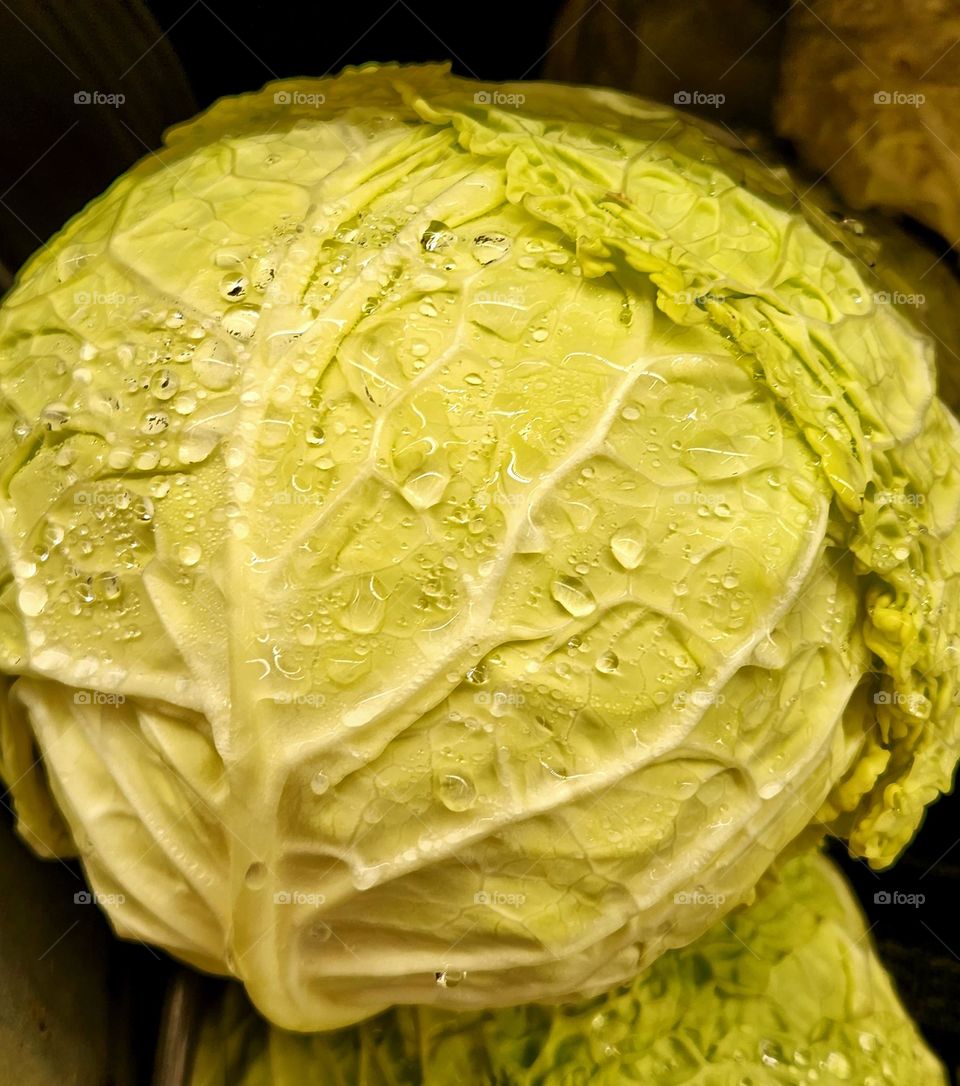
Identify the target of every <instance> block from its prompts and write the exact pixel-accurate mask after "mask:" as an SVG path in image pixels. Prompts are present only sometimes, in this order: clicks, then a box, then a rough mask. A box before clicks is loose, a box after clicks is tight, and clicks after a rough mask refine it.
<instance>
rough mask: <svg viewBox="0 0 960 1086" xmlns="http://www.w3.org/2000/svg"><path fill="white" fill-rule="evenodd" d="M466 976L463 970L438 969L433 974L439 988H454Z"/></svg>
mask: <svg viewBox="0 0 960 1086" xmlns="http://www.w3.org/2000/svg"><path fill="white" fill-rule="evenodd" d="M466 975H467V973H466V970H465V969H440V970H438V971H437V972H436V973H434V979H435V980H436V982H437V984H439V985H440V987H441V988H456V986H457V985H458V984H460V983H462V981H463V979H464V978H465V977H466Z"/></svg>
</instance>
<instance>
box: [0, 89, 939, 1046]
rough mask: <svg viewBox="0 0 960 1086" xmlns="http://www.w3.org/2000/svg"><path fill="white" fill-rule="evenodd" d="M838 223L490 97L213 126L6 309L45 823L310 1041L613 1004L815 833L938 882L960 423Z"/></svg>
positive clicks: (29, 765)
mask: <svg viewBox="0 0 960 1086" xmlns="http://www.w3.org/2000/svg"><path fill="white" fill-rule="evenodd" d="M821 218H822V215H821V213H820V211H819V210H818V209H817V208H815V207H813V206H812V205H811V204H810V203H809V201H807V200H805V199H803V198H801V196H799V195H798V194H796V193H795V192H794V191H793V190H792V189H791V187H790V182H789V179H788V178H786V177H785V175H783V173H782V172H781V171H771V170H769V169H767V168H766V167H764V166H762V165H761V164H760V163H759V162H758V161H757V160H756V159H754V158H753V157H751V156H750V155H749V154H748V153H744V152H742V151H737V150H735V149H733V148H731V147H727V146H725V145H724V143H723V142H722V141H720V140H718V139H717V138H716V137H715V135H712V134H710V133H709V132H705V131H704V130H702V129H701V128H700V127H698V126H697V125H696V124H695V123H694V122H691V121H689V120H687V119H684V118H683V117H681V116H680V115H679V114H677V113H676V112H674V111H672V110H669V109H665V108H661V107H655V106H651V105H649V104H644V103H642V102H639V101H637V100H634V99H631V98H628V97H625V96H622V95H618V94H614V93H611V92H605V91H598V90H585V89H576V88H564V87H560V86H552V85H547V84H516V85H512V86H503V87H497V88H484V87H481V86H480V85H478V84H474V83H471V82H468V81H464V80H459V79H455V78H453V77H451V76H450V75H449V73H448V72H447V71H446V70H445V69H444V68H441V67H423V68H398V67H386V68H378V67H371V68H365V69H361V70H356V71H354V70H351V71H347V72H345V73H344V74H343V75H341V76H339V77H337V78H335V79H328V80H310V81H299V82H286V83H279V84H274V85H272V86H271V87H269V88H267V89H266V90H264V91H262V92H260V93H258V94H254V95H249V96H245V97H242V98H235V99H228V100H224V101H222V102H220V103H218V104H216V105H215V106H214V107H212V109H211V110H209V111H208V112H207V113H206V114H204V115H202V116H201V117H200V118H198V119H197V120H195V121H193V122H191V123H190V124H187V125H184V126H182V127H180V128H176V129H174V130H173V131H172V132H171V133H170V134H169V136H168V139H167V144H166V146H165V148H164V149H163V150H161V151H160V152H159V153H158V154H156V155H151V156H150V157H148V158H147V159H145V160H144V161H143V162H142V163H140V164H139V165H138V166H137V167H135V168H134V169H133V170H131V171H130V172H129V173H128V174H126V175H125V176H124V177H122V178H121V179H120V180H118V181H117V182H116V183H115V185H114V186H113V187H112V188H111V189H110V190H109V191H108V192H107V193H106V194H105V195H104V196H103V197H102V198H101V199H99V200H97V201H95V202H94V203H93V204H92V205H91V206H90V207H89V208H87V209H86V210H85V211H84V212H83V213H82V214H81V215H79V216H78V217H77V218H76V219H75V220H74V221H73V222H72V223H71V224H69V225H68V227H67V228H66V229H65V230H64V231H63V232H62V233H61V234H60V235H59V236H58V237H57V238H55V239H54V241H53V242H51V244H50V245H49V246H48V247H47V248H46V249H44V250H43V251H42V252H41V253H40V254H38V255H37V257H36V258H34V260H33V261H32V262H31V263H30V264H29V265H28V266H27V268H26V269H25V270H24V272H23V273H22V275H21V277H20V279H19V282H18V284H17V285H16V286H15V288H14V290H13V291H12V292H11V294H10V295H9V296H8V298H7V300H6V302H5V304H4V306H3V309H2V311H0V392H2V399H0V411H2V425H0V468H2V472H3V476H2V477H3V489H2V491H0V539H2V543H3V556H4V557H3V566H4V569H3V573H4V581H3V589H2V593H3V594H2V602H3V604H4V606H3V608H2V609H0V671H2V672H3V673H4V675H5V676H6V678H5V680H4V683H5V693H6V696H5V698H4V699H3V710H2V713H0V731H2V742H0V765H2V772H3V775H4V777H5V779H6V780H7V782H8V784H9V786H10V788H11V791H12V794H13V797H14V799H15V801H16V803H17V810H18V815H19V819H20V825H21V830H22V832H23V834H24V836H25V837H26V838H27V839H28V840H29V841H31V843H32V844H33V845H34V846H35V847H36V848H37V849H38V850H39V851H41V852H45V853H46V854H63V853H64V852H66V851H69V850H70V848H71V847H73V848H75V850H76V852H77V853H78V854H79V856H80V858H81V860H82V862H83V865H84V868H85V870H86V873H87V875H88V877H89V879H90V882H91V884H92V887H93V888H94V890H95V891H97V893H98V894H100V895H101V900H102V901H103V903H104V905H105V908H106V909H107V911H108V913H109V916H110V919H111V921H112V923H113V924H114V926H115V928H116V930H117V931H118V932H119V933H120V934H121V935H124V936H129V937H133V938H137V939H141V940H144V941H147V942H150V943H154V944H158V945H160V946H162V947H164V948H166V949H167V950H169V951H170V952H171V953H173V954H175V955H177V956H178V957H180V958H182V959H184V960H185V961H187V962H190V963H193V964H194V965H197V966H200V967H202V968H204V969H208V970H212V971H215V972H221V973H229V974H233V975H235V976H237V977H239V978H240V979H242V980H243V982H244V983H245V984H246V986H247V988H248V990H249V992H250V995H251V997H252V998H253V1000H254V1002H255V1003H256V1004H257V1006H258V1007H259V1008H260V1009H261V1010H262V1011H263V1012H264V1013H265V1014H266V1015H267V1016H268V1017H270V1018H271V1019H272V1020H273V1021H275V1022H276V1023H278V1024H279V1025H281V1026H285V1027H288V1028H295V1029H301V1030H314V1029H320V1028H332V1027H336V1026H339V1025H345V1024H348V1023H350V1022H353V1021H357V1020H359V1019H362V1018H364V1017H368V1016H370V1015H373V1014H375V1013H377V1012H379V1011H380V1010H382V1009H384V1008H386V1007H388V1006H390V1005H392V1004H395V1003H436V1004H438V1005H441V1006H443V1007H446V1008H450V1009H469V1008H483V1007H489V1006H497V1005H509V1004H515V1003H519V1002H525V1001H529V1000H534V999H537V1000H553V999H561V998H564V997H568V996H570V995H571V994H573V993H576V994H578V995H589V994H591V993H596V992H600V991H603V990H606V989H608V988H609V987H611V986H612V985H614V984H617V983H620V982H622V981H624V980H626V979H629V978H632V977H634V976H636V974H637V973H638V972H639V971H640V970H641V969H643V968H644V967H646V966H648V965H649V964H650V963H652V962H654V961H655V960H656V959H657V957H658V956H659V955H660V954H662V953H663V952H664V951H665V950H669V949H670V948H672V947H678V946H683V945H686V944H688V943H690V942H691V941H692V940H694V939H695V938H697V937H698V936H699V935H701V934H702V933H703V932H704V931H706V930H707V929H708V928H709V927H711V925H713V924H714V923H715V922H716V921H717V920H718V919H719V918H720V917H721V916H722V915H724V914H725V913H726V912H728V911H729V910H730V909H732V908H733V907H734V906H735V905H737V904H738V903H740V902H742V901H744V900H747V899H748V898H749V897H750V895H751V894H752V893H753V890H754V887H755V886H756V884H757V882H758V880H759V879H760V878H761V877H762V875H763V873H764V872H765V871H766V870H767V868H768V867H769V865H770V864H771V862H772V861H773V860H774V858H775V857H776V856H777V855H778V854H780V853H781V851H782V850H783V849H784V847H785V846H787V845H788V843H790V842H791V841H793V840H794V839H795V838H797V837H798V835H801V834H804V833H809V834H812V835H814V836H816V835H817V834H819V833H822V832H823V831H824V829H826V828H830V829H832V830H834V831H835V832H837V833H839V834H841V835H842V836H844V837H845V838H846V839H847V840H848V841H849V844H850V847H851V849H852V850H853V851H854V852H855V853H856V854H858V855H860V856H863V857H865V858H867V859H868V860H869V861H870V862H871V863H873V864H875V865H878V866H879V865H883V864H887V863H889V862H891V861H892V860H893V859H894V858H895V857H896V855H897V854H898V852H899V851H900V850H901V849H902V848H903V846H904V845H905V844H906V842H907V841H908V840H909V839H910V837H911V835H912V834H913V832H914V830H915V828H916V826H917V825H918V823H919V821H920V819H921V817H922V813H923V810H924V806H925V805H926V804H927V803H929V802H930V801H932V800H933V799H934V798H935V797H936V796H937V795H938V794H939V793H940V792H941V791H943V790H945V789H947V788H949V786H950V783H951V777H952V773H953V769H954V765H955V762H956V758H957V750H958V743H960V736H958V722H957V714H956V708H955V699H956V694H957V685H956V684H957V653H956V647H957V646H956V640H955V631H956V627H957V606H958V580H957V567H958V553H957V548H956V543H957V540H958V538H960V535H958V528H957V521H958V502H960V476H958V470H957V469H958V464H960V436H958V432H957V423H956V421H955V420H954V419H953V417H952V416H951V415H950V414H949V412H948V411H947V410H946V409H945V408H944V407H943V405H942V404H941V402H940V401H939V400H938V399H937V398H936V397H935V396H934V393H933V358H934V347H933V342H932V341H931V340H930V339H928V338H927V337H926V336H925V335H923V334H922V333H921V331H919V330H918V328H917V327H915V326H914V325H913V324H911V323H910V321H909V320H908V319H907V318H906V317H905V316H904V315H903V314H902V312H901V311H900V310H898V308H897V307H896V306H894V305H890V304H886V300H884V299H883V298H881V297H880V296H879V295H878V294H877V290H878V284H877V281H876V280H875V279H874V277H873V273H872V272H871V270H870V269H869V268H868V267H867V265H866V264H865V263H864V262H863V261H862V259H860V257H859V256H858V254H857V252H856V251H855V249H854V248H852V247H850V246H848V245H846V244H845V242H844V241H843V238H842V237H835V236H833V234H831V233H830V232H829V231H828V230H826V229H824V227H823V224H822V223H821V221H820V220H821ZM37 753H39V754H40V755H42V764H40V765H38V764H37V763H36V754H37ZM454 979H455V980H456V983H451V981H453V980H454Z"/></svg>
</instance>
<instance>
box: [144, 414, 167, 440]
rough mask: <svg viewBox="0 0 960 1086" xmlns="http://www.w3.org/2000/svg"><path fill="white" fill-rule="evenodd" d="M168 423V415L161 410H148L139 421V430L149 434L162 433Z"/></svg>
mask: <svg viewBox="0 0 960 1086" xmlns="http://www.w3.org/2000/svg"><path fill="white" fill-rule="evenodd" d="M169 425H170V417H169V416H168V415H166V414H164V413H163V412H162V411H148V412H147V413H146V414H145V415H144V416H143V421H142V422H141V423H140V432H141V433H142V434H149V435H153V434H162V433H163V431H164V430H166V428H167V427H168V426H169Z"/></svg>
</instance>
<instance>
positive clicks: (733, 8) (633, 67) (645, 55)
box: [543, 0, 788, 131]
mask: <svg viewBox="0 0 960 1086" xmlns="http://www.w3.org/2000/svg"><path fill="white" fill-rule="evenodd" d="M787 7H788V4H787V3H786V2H785V0H725V2H724V3H722V4H717V3H711V2H710V0H686V3H683V4H677V3H674V2H673V0H604V2H603V3H602V4H598V3H596V2H595V0H567V2H566V3H565V4H564V5H563V8H562V10H561V12H560V14H559V15H558V17H557V21H556V25H555V26H554V28H553V35H552V41H551V46H550V51H549V52H548V53H547V55H546V56H545V57H544V67H543V74H544V76H545V77H546V78H547V79H558V80H562V81H564V82H572V83H596V84H599V85H600V86H609V87H618V88H620V89H621V90H628V91H631V92H632V93H634V94H640V95H643V96H644V97H648V98H654V99H656V100H657V101H661V102H673V101H679V102H681V103H684V105H685V106H688V107H690V108H692V109H693V110H694V111H696V112H699V113H702V114H704V115H706V116H708V117H711V118H716V119H717V121H718V123H722V124H725V125H732V126H734V127H735V128H737V129H738V130H740V129H741V127H742V126H750V127H751V128H752V127H758V128H760V129H763V130H765V131H769V130H772V128H773V117H772V113H773V108H772V106H773V102H774V101H775V100H776V91H777V81H778V79H779V75H780V45H781V42H782V39H783V34H784V28H785V23H784V20H782V19H781V18H780V17H779V16H780V15H781V13H785V12H786V10H787ZM675 96H678V97H677V98H675Z"/></svg>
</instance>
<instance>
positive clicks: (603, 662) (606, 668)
mask: <svg viewBox="0 0 960 1086" xmlns="http://www.w3.org/2000/svg"><path fill="white" fill-rule="evenodd" d="M619 666H620V657H619V656H617V654H616V653H615V652H614V651H613V650H612V649H607V651H606V652H605V653H603V655H602V656H598V657H597V660H596V662H595V664H594V667H595V668H596V669H597V671H601V672H603V674H604V675H612V674H613V672H614V671H616V670H617V668H618V667H619Z"/></svg>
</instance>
